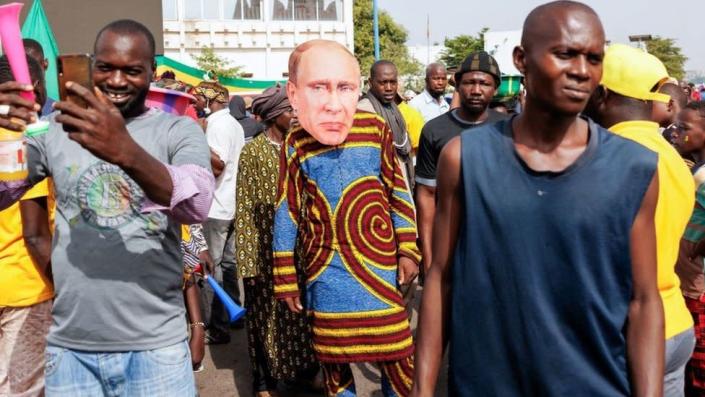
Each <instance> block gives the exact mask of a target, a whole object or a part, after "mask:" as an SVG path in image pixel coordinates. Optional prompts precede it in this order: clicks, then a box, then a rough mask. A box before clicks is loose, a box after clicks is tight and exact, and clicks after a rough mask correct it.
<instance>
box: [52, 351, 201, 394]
mask: <svg viewBox="0 0 705 397" xmlns="http://www.w3.org/2000/svg"><path fill="white" fill-rule="evenodd" d="M45 356H46V366H45V371H44V372H45V378H46V379H45V391H46V395H47V397H52V396H61V397H63V396H66V397H69V396H70V397H82V396H86V397H89V396H90V397H94V396H109V397H117V396H129V397H133V396H135V397H140V396H144V397H152V396H154V397H161V396H169V397H172V396H174V397H193V396H195V395H196V386H195V382H194V378H193V369H192V367H191V353H190V352H189V348H188V343H187V342H186V341H183V342H179V343H177V344H175V345H171V346H167V347H163V348H160V349H154V350H146V351H128V352H120V353H114V352H108V353H95V352H84V351H76V350H69V349H64V348H61V347H56V346H47V349H46V355H45Z"/></svg>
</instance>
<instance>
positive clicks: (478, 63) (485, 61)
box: [455, 51, 502, 87]
mask: <svg viewBox="0 0 705 397" xmlns="http://www.w3.org/2000/svg"><path fill="white" fill-rule="evenodd" d="M467 72H484V73H487V74H490V75H492V77H494V82H495V84H496V86H497V87H499V83H500V80H501V78H502V74H501V73H500V72H499V65H498V64H497V61H496V60H495V59H494V57H493V56H492V55H490V54H488V53H487V52H485V51H477V52H473V53H472V54H470V55H468V57H467V58H465V60H464V61H463V64H462V65H460V69H459V70H458V71H457V72H455V84H456V85H457V84H460V79H461V77H463V74H465V73H467Z"/></svg>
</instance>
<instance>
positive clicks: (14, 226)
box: [0, 180, 54, 307]
mask: <svg viewBox="0 0 705 397" xmlns="http://www.w3.org/2000/svg"><path fill="white" fill-rule="evenodd" d="M48 185H49V182H48V181H47V180H44V181H42V182H40V183H38V184H37V185H35V186H34V187H33V188H32V189H31V190H29V191H28V192H27V193H25V195H24V196H23V197H22V200H28V199H32V198H36V197H44V196H48V193H49V187H48ZM48 201H49V202H48V203H47V205H48V208H49V212H50V218H51V214H53V207H54V205H53V202H52V200H51V197H50V198H49V199H48ZM50 225H51V223H50ZM53 297H54V287H53V286H52V284H51V281H50V280H47V279H46V278H44V277H43V276H42V275H41V274H40V272H39V270H38V269H37V266H36V264H35V263H34V260H33V259H32V257H31V256H30V255H29V252H28V251H27V247H26V246H25V243H24V239H23V238H22V216H21V215H20V204H19V202H18V203H15V204H13V205H12V206H10V207H9V208H6V209H5V210H3V211H0V306H11V307H24V306H31V305H35V304H37V303H41V302H44V301H46V300H48V299H51V298H53Z"/></svg>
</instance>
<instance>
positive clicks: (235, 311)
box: [205, 276, 245, 323]
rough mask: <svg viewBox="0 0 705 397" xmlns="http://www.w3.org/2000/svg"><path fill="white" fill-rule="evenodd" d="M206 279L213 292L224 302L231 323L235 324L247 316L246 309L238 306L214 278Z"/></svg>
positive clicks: (207, 277) (208, 277)
mask: <svg viewBox="0 0 705 397" xmlns="http://www.w3.org/2000/svg"><path fill="white" fill-rule="evenodd" d="M205 278H206V281H208V285H210V286H211V288H213V292H214V293H215V294H216V295H217V296H218V298H219V299H220V301H221V302H223V305H224V306H225V309H226V310H227V311H228V317H229V318H230V322H231V323H234V322H235V321H237V320H239V319H240V318H241V317H242V316H244V315H245V309H244V308H242V307H240V306H238V304H237V303H235V301H234V300H233V299H232V298H231V297H230V295H228V293H227V292H225V290H224V289H223V287H221V286H220V285H219V284H218V282H217V281H216V280H215V279H214V278H213V277H210V276H205Z"/></svg>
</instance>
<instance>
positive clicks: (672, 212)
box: [609, 121, 695, 339]
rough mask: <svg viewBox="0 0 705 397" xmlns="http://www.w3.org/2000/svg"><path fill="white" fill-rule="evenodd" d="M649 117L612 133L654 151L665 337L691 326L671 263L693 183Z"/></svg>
mask: <svg viewBox="0 0 705 397" xmlns="http://www.w3.org/2000/svg"><path fill="white" fill-rule="evenodd" d="M658 128H659V126H658V124H656V123H653V122H650V121H627V122H622V123H618V124H616V125H613V126H612V127H611V128H610V129H609V130H610V131H612V132H613V133H615V134H617V135H619V136H621V137H624V138H627V139H630V140H632V141H634V142H637V143H639V144H641V145H643V146H645V147H647V148H648V149H651V150H652V151H654V152H656V153H658V157H659V159H658V168H657V172H658V179H659V193H658V203H657V204H656V217H655V219H654V222H655V224H656V256H657V264H658V266H657V267H658V288H659V292H660V293H661V299H662V300H663V312H664V314H665V320H666V339H669V338H671V337H673V336H675V335H677V334H679V333H681V332H683V331H685V330H687V329H688V328H690V327H692V326H693V317H692V316H691V315H690V312H688V308H687V307H686V306H685V300H684V299H683V295H682V294H681V291H680V280H679V279H678V276H676V272H675V266H676V260H677V258H678V248H679V246H680V239H681V236H682V235H683V232H684V231H685V227H686V225H687V224H688V220H689V219H690V215H691V213H692V212H693V207H694V206H695V183H694V182H693V176H692V175H691V174H690V171H689V170H688V167H687V166H686V165H685V162H683V159H682V158H681V157H680V155H678V153H677V152H676V150H675V149H674V148H673V146H671V145H670V144H669V143H668V142H666V140H665V139H663V137H662V136H661V134H660V133H659V129H658Z"/></svg>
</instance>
